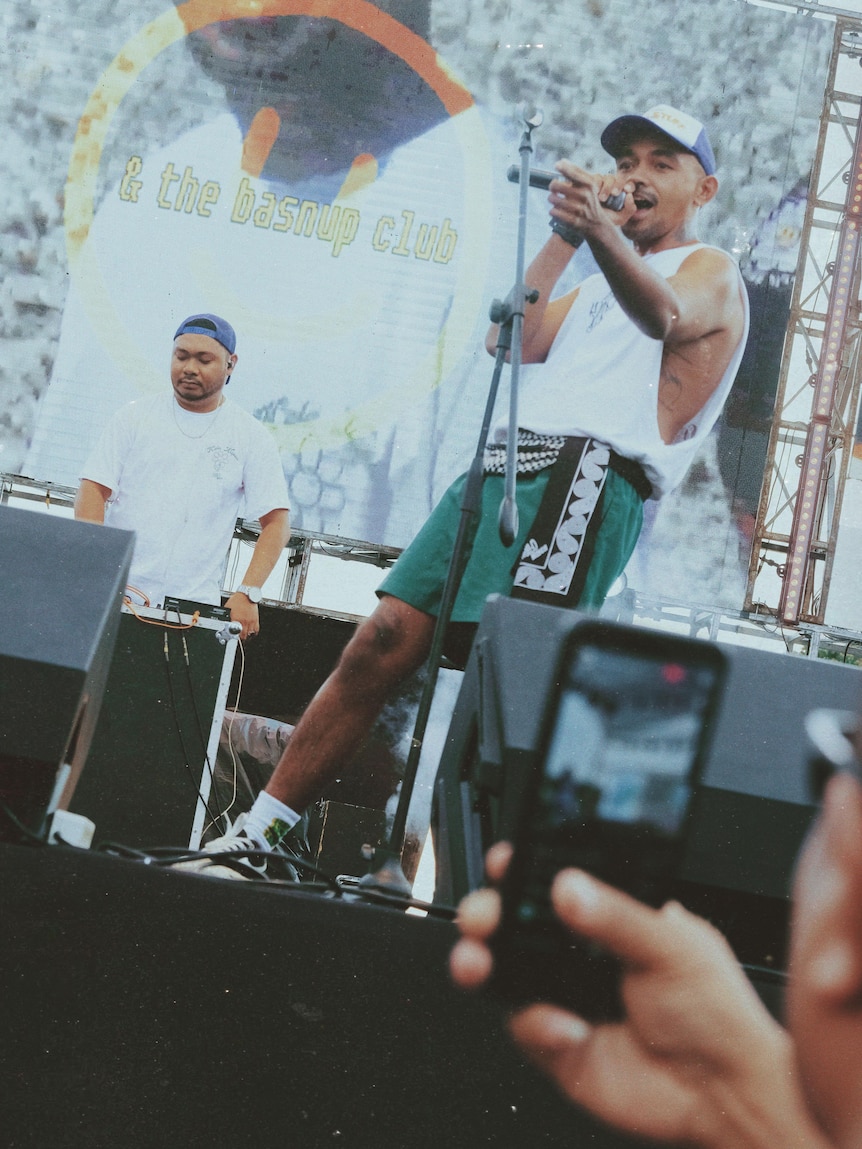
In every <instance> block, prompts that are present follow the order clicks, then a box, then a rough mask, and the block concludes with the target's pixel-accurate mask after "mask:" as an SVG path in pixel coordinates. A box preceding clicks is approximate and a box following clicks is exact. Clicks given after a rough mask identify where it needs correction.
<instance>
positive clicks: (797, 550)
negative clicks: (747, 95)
mask: <svg viewBox="0 0 862 1149" xmlns="http://www.w3.org/2000/svg"><path fill="white" fill-rule="evenodd" d="M848 189H849V190H848V196H847V206H846V210H845V214H844V222H843V223H842V225H841V230H840V234H839V255H838V259H837V261H836V264H835V270H834V271H833V278H832V290H831V292H830V296H829V305H828V308H827V313H826V329H825V332H824V339H823V345H822V354H821V357H820V362H819V363H818V365H817V373H816V375H815V383H814V388H815V398H814V404H813V412H814V414H813V416H812V419H811V423H810V425H809V427H808V432H807V435H806V440H805V450H804V452H803V456H802V475H801V481H800V487H799V489H798V492H797V496H796V506H795V507H794V511H793V523H792V526H791V530H790V542H789V546H788V553H787V565H786V568H785V575H784V585H783V586H782V589H781V598H780V600H779V614H780V617H781V619H782V621H783V622H786V623H790V624H792V623H795V622H797V621H798V620H799V617H800V614H801V613H802V611H803V608H804V601H803V600H804V595H805V588H806V585H807V582H808V575H809V571H810V568H811V546H812V540H813V539H814V537H815V528H816V524H817V513H816V512H817V502H818V496H819V492H820V490H821V488H822V486H823V480H824V472H825V467H826V455H827V442H828V437H829V429H830V425H831V422H832V412H833V407H834V403H835V391H836V387H837V382H838V373H839V367H840V363H841V351H842V348H843V347H844V341H845V338H846V334H847V323H848V312H849V308H850V292H851V287H852V285H853V280H854V273H855V270H856V263H857V259H858V257H859V230H860V224H862V124H860V125H859V126H858V127H857V131H856V141H855V144H854V149H853V166H852V176H851V179H850V181H849V185H848Z"/></svg>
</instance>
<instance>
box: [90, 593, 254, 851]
mask: <svg viewBox="0 0 862 1149" xmlns="http://www.w3.org/2000/svg"><path fill="white" fill-rule="evenodd" d="M192 605H195V604H186V606H185V609H191V606H192ZM197 605H199V604H197ZM206 609H208V608H206ZM224 640H225V622H224V620H223V619H222V618H207V617H204V615H203V613H200V614H199V615H198V617H197V618H195V616H194V614H184V613H182V610H178V611H177V612H174V611H168V612H165V611H162V610H154V609H143V608H136V609H135V610H134V611H131V610H130V609H129V608H128V607H124V608H123V610H122V612H121V615H120V626H119V633H118V637H117V644H116V650H115V652H114V658H113V660H112V662H111V669H110V673H109V675H108V679H107V682H106V684H105V701H104V705H103V706H102V713H101V715H100V717H99V722H98V725H97V727H96V731H95V734H94V736H93V743H92V746H91V747H90V755H89V758H88V759H87V768H86V770H85V771H84V773H83V775H82V776H81V780H80V782H79V784H78V787H77V790H76V792H75V796H74V798H73V800H72V804H71V808H72V810H73V811H74V812H75V813H78V814H83V815H84V816H85V817H87V818H90V819H91V820H92V821H93V822H94V823H95V825H96V841H97V842H104V841H111V842H118V843H121V844H122V845H125V846H131V847H134V848H137V847H142V846H143V847H147V846H189V845H191V846H193V847H196V846H197V845H198V843H199V842H200V839H201V834H202V832H203V830H204V827H205V826H206V825H207V824H208V823H209V822H210V821H213V822H214V823H215V824H217V825H219V832H220V833H221V832H223V829H224V827H223V825H222V824H221V823H220V822H219V821H218V817H219V815H220V814H221V813H222V810H221V809H220V807H219V806H218V797H217V795H216V794H215V793H214V791H213V788H212V779H213V768H214V765H215V760H216V751H217V749H218V741H219V733H220V731H221V724H222V718H223V716H224V711H225V704H226V702H227V695H228V686H229V684H230V676H231V670H232V668H233V662H234V655H235V652H236V641H235V640H232V639H231V640H227V641H224Z"/></svg>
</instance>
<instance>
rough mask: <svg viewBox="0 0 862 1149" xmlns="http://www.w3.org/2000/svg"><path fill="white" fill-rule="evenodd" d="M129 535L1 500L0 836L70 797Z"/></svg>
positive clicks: (111, 630)
mask: <svg viewBox="0 0 862 1149" xmlns="http://www.w3.org/2000/svg"><path fill="white" fill-rule="evenodd" d="M133 542H134V535H133V534H132V533H131V532H130V531H119V530H115V529H113V528H110V527H103V526H98V525H96V524H93V523H79V522H75V521H73V520H70V519H66V518H60V517H58V516H55V515H49V514H41V513H39V512H36V511H29V510H18V509H16V508H13V507H6V506H0V587H2V594H0V801H2V803H3V807H4V809H2V812H0V838H2V840H6V841H8V840H14V839H16V838H17V837H18V836H19V835H20V834H21V833H22V832H26V831H27V830H29V831H31V832H33V833H36V834H41V833H42V831H43V830H44V823H45V818H46V816H47V814H48V813H50V812H51V810H52V808H53V807H54V806H61V807H65V806H66V805H68V801H69V798H70V797H71V795H72V791H73V790H74V787H75V783H76V782H77V779H78V776H79V774H80V772H81V769H82V767H83V765H84V761H85V759H86V756H87V750H88V748H89V745H90V740H91V738H92V735H93V729H94V726H95V722H96V718H97V716H98V711H99V706H100V703H101V699H102V692H103V689H104V684H105V679H106V676H107V673H108V666H109V664H110V660H111V655H112V653H113V649H114V641H115V639H116V634H117V626H118V623H119V616H120V604H121V601H122V594H123V590H124V589H125V586H126V582H127V579H128V571H129V564H130V562H131V557H132V547H133ZM10 813H11V815H12V817H11V818H10V817H9V814H10ZM16 822H17V823H20V825H21V826H23V827H24V828H25V830H24V831H22V830H21V829H20V827H19V826H17V825H16V824H15V823H16Z"/></svg>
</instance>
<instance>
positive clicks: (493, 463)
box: [483, 431, 566, 475]
mask: <svg viewBox="0 0 862 1149" xmlns="http://www.w3.org/2000/svg"><path fill="white" fill-rule="evenodd" d="M565 441H566V436H565V435H536V434H535V433H534V432H533V431H519V432H518V445H517V449H516V456H515V457H516V460H517V466H516V470H517V473H518V474H519V475H535V474H537V473H538V472H539V471H544V470H545V468H546V467H552V466H553V465H554V463H556V461H557V459H558V457H559V454H560V451H561V450H562V448H563V444H564V443H565ZM483 470H484V472H485V474H486V475H504V474H505V473H506V444H505V443H488V444H487V445H486V447H485V456H484V461H483Z"/></svg>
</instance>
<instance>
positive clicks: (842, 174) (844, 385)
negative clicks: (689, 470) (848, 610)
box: [745, 4, 862, 627]
mask: <svg viewBox="0 0 862 1149" xmlns="http://www.w3.org/2000/svg"><path fill="white" fill-rule="evenodd" d="M787 7H793V8H794V9H797V10H798V9H799V8H804V9H807V10H808V11H810V12H812V14H813V13H815V12H816V13H828V14H837V11H838V10H835V9H826V8H824V7H823V6H820V5H798V4H794V5H789V4H788V5H787ZM860 64H862V21H860V19H859V18H857V17H852V18H849V17H845V16H840V17H839V18H838V19H837V20H836V26H835V42H834V49H833V53H832V62H831V67H830V73H829V78H828V82H827V87H826V92H825V96H824V105H823V114H822V117H821V125H820V135H819V139H818V145H817V153H816V158H815V163H814V168H813V172H812V180H811V193H810V194H809V198H808V206H807V211H806V216H805V223H804V227H803V233H802V241H801V251H800V260H799V266H798V269H797V275H796V280H795V286H794V291H793V297H792V301H791V310H790V321H789V324H788V330H787V337H786V341H785V349H784V355H783V361H782V366H781V372H780V377H779V383H778V392H777V397H776V405H775V417H774V420H773V424H772V430H771V434H770V439H769V448H768V453H767V465H766V472H765V475H764V483H763V488H762V492H761V498H760V504H759V508H758V514H757V519H756V525H755V531H754V538H753V543H752V550H751V562H750V566H749V575H748V584H747V591H746V600H745V611H746V612H751V613H753V614H761V615H768V616H771V617H772V619H773V620H774V621H775V622H777V623H780V624H781V625H782V626H785V627H787V626H790V627H794V626H796V625H798V624H805V623H808V624H812V625H814V626H815V627H818V626H820V625H821V624H823V622H824V618H825V611H826V603H827V598H828V593H829V584H830V579H831V576H832V569H833V564H834V560H835V549H836V541H837V535H838V527H839V521H840V515H841V507H842V502H843V497H844V491H845V485H846V482H847V476H848V471H849V467H850V461H851V459H852V455H853V445H854V432H855V425H856V418H857V411H858V406H859V388H860V376H862V358H860V356H862V343H860V326H862V324H861V323H860V307H859V241H860V227H862V122H860V105H862V67H860Z"/></svg>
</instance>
